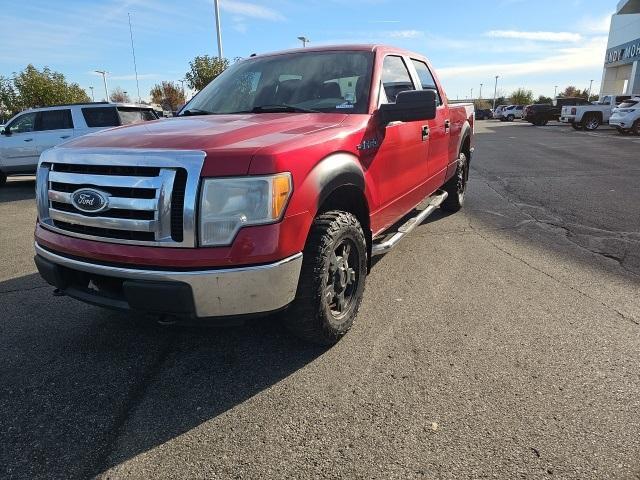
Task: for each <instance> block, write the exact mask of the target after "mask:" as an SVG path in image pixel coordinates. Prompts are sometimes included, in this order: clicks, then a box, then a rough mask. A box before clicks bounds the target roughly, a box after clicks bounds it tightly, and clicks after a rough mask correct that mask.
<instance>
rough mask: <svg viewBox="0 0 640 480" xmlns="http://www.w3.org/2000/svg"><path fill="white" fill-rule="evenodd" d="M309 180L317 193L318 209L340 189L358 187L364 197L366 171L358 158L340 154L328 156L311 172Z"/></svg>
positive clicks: (348, 154) (344, 153)
mask: <svg viewBox="0 0 640 480" xmlns="http://www.w3.org/2000/svg"><path fill="white" fill-rule="evenodd" d="M308 178H309V181H311V182H312V183H313V186H314V187H315V190H316V192H317V199H318V203H317V205H316V209H319V208H320V206H321V205H322V204H323V203H324V201H325V200H326V199H327V198H329V196H330V195H331V194H332V193H333V192H335V191H336V190H337V189H338V188H340V187H344V186H354V187H357V188H358V189H359V190H360V191H361V192H362V194H363V196H364V192H365V179H364V171H363V170H362V167H361V166H360V163H359V161H358V158H357V157H356V156H355V155H353V154H350V153H346V152H338V153H332V154H331V155H328V156H327V157H325V158H323V159H322V160H321V161H320V162H319V163H318V164H317V165H316V166H315V167H314V168H313V169H312V170H311V172H310V173H309V177H308Z"/></svg>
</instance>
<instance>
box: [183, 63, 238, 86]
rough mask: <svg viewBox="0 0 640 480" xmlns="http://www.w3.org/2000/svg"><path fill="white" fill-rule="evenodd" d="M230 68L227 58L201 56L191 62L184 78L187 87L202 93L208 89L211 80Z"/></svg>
mask: <svg viewBox="0 0 640 480" xmlns="http://www.w3.org/2000/svg"><path fill="white" fill-rule="evenodd" d="M228 66H229V60H227V59H226V58H219V57H210V56H209V55H199V56H197V57H195V58H194V59H193V60H192V61H191V62H189V71H188V72H187V73H186V74H185V76H184V78H185V79H186V80H187V85H189V88H191V89H193V90H197V91H200V90H202V89H203V88H204V87H206V86H207V85H208V84H209V83H210V82H211V80H213V79H214V78H216V77H217V76H218V75H220V74H221V73H222V72H224V71H225V70H226V69H227V67H228Z"/></svg>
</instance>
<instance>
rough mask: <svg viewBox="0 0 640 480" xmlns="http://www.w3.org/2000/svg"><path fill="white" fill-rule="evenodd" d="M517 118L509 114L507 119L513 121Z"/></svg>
mask: <svg viewBox="0 0 640 480" xmlns="http://www.w3.org/2000/svg"><path fill="white" fill-rule="evenodd" d="M515 118H516V117H514V116H513V115H507V121H508V122H513V120H514V119H515Z"/></svg>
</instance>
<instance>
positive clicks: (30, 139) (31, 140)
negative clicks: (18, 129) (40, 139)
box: [24, 138, 33, 142]
mask: <svg viewBox="0 0 640 480" xmlns="http://www.w3.org/2000/svg"><path fill="white" fill-rule="evenodd" d="M24 141H25V142H33V138H25V139H24Z"/></svg>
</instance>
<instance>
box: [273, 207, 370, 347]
mask: <svg viewBox="0 0 640 480" xmlns="http://www.w3.org/2000/svg"><path fill="white" fill-rule="evenodd" d="M366 275H367V242H366V239H365V236H364V232H363V230H362V226H361V225H360V222H359V221H358V219H357V218H356V217H355V215H353V214H351V213H349V212H344V211H338V210H334V211H330V212H326V213H323V214H321V215H318V216H317V217H316V218H315V220H314V221H313V224H312V225H311V230H310V232H309V237H308V238H307V244H306V246H305V248H304V253H303V259H302V270H301V272H300V280H299V281H298V290H297V293H296V298H295V300H294V301H293V303H292V304H291V305H290V306H289V308H288V309H287V311H286V312H285V318H284V320H285V325H286V326H287V328H288V329H289V330H290V331H291V332H292V333H294V334H295V335H296V336H298V337H300V338H302V339H303V340H307V341H309V342H312V343H316V344H319V345H333V344H335V343H337V342H338V340H340V339H341V338H342V337H343V336H344V335H345V334H346V333H347V332H348V331H349V329H350V328H351V326H352V325H353V321H354V319H355V317H356V315H357V313H358V309H359V308H360V303H361V302H362V297H363V293H364V286H365V279H366Z"/></svg>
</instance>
